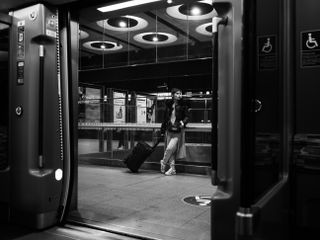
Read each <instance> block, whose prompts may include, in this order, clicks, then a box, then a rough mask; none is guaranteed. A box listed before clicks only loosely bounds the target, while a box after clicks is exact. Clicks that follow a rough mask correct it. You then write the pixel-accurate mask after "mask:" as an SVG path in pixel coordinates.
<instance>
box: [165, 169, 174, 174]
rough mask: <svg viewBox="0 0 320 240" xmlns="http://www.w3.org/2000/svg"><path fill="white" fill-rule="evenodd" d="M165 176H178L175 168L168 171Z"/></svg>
mask: <svg viewBox="0 0 320 240" xmlns="http://www.w3.org/2000/svg"><path fill="white" fill-rule="evenodd" d="M165 175H166V176H172V175H176V170H175V169H173V168H170V169H169V170H168V171H166V173H165Z"/></svg>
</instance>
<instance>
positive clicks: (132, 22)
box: [97, 15, 148, 32]
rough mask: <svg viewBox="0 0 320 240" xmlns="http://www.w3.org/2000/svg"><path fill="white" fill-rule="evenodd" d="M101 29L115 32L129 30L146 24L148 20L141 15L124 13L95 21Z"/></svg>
mask: <svg viewBox="0 0 320 240" xmlns="http://www.w3.org/2000/svg"><path fill="white" fill-rule="evenodd" d="M97 24H98V25H99V26H100V27H102V28H103V29H106V30H110V31H117V32H131V31H137V30H141V29H143V28H145V27H147V26H148V22H147V21H146V20H144V19H143V18H141V17H137V16H131V15H125V16H118V17H112V18H108V19H105V20H100V21H97Z"/></svg>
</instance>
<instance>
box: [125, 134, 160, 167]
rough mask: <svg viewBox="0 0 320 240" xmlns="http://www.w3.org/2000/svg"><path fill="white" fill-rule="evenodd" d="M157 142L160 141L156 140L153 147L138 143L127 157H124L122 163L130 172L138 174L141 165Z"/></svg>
mask: <svg viewBox="0 0 320 240" xmlns="http://www.w3.org/2000/svg"><path fill="white" fill-rule="evenodd" d="M159 142H160V140H158V141H157V142H156V143H155V144H154V146H153V147H151V146H150V145H149V144H147V143H145V142H141V141H140V142H138V143H137V145H136V146H135V147H134V148H133V149H132V151H131V152H130V153H129V155H128V156H127V157H125V159H124V163H125V164H126V166H127V167H128V168H129V169H130V170H131V171H132V172H134V173H136V172H138V170H139V168H140V167H141V165H142V163H144V161H145V160H146V159H147V158H148V157H149V156H150V155H151V153H152V152H153V151H154V149H155V148H156V147H157V145H158V144H159Z"/></svg>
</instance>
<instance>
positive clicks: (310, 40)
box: [306, 33, 318, 49]
mask: <svg viewBox="0 0 320 240" xmlns="http://www.w3.org/2000/svg"><path fill="white" fill-rule="evenodd" d="M306 46H307V48H309V49H313V48H316V47H318V42H317V40H316V39H315V38H314V37H312V33H308V39H307V41H306Z"/></svg>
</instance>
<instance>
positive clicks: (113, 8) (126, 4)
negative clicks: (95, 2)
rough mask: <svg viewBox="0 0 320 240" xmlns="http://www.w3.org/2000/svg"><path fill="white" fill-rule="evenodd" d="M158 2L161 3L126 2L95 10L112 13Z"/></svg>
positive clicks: (147, 1) (149, 1)
mask: <svg viewBox="0 0 320 240" xmlns="http://www.w3.org/2000/svg"><path fill="white" fill-rule="evenodd" d="M158 1H161V0H131V1H127V2H121V3H116V4H112V5H108V6H105V7H100V8H97V10H98V11H100V12H112V11H116V10H119V9H124V8H129V7H134V6H138V5H143V4H147V3H152V2H158Z"/></svg>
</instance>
